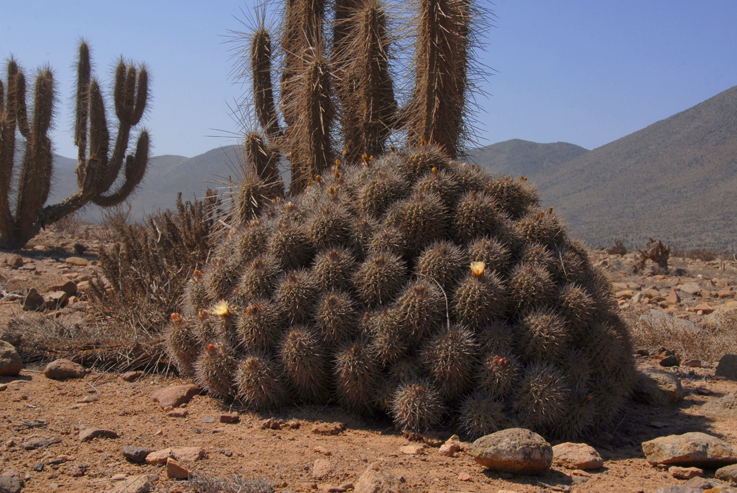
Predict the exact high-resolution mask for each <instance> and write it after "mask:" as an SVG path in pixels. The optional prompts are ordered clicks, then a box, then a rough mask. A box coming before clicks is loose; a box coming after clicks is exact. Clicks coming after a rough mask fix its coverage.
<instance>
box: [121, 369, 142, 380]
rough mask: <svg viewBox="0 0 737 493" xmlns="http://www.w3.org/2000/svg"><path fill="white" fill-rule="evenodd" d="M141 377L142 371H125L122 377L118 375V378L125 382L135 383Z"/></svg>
mask: <svg viewBox="0 0 737 493" xmlns="http://www.w3.org/2000/svg"><path fill="white" fill-rule="evenodd" d="M142 376H143V372H142V371H127V372H125V373H123V374H122V375H120V378H122V379H123V380H125V381H126V382H135V381H136V380H138V379H139V378H141V377H142Z"/></svg>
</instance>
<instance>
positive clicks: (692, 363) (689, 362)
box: [681, 359, 701, 368]
mask: <svg viewBox="0 0 737 493" xmlns="http://www.w3.org/2000/svg"><path fill="white" fill-rule="evenodd" d="M681 366H685V367H687V368H701V360H700V359H686V360H683V363H681Z"/></svg>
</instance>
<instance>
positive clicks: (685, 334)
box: [623, 311, 737, 363]
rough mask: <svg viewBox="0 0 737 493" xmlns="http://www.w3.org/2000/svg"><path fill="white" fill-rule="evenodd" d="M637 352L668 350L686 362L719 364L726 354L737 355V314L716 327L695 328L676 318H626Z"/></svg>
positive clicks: (721, 320)
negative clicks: (691, 360)
mask: <svg viewBox="0 0 737 493" xmlns="http://www.w3.org/2000/svg"><path fill="white" fill-rule="evenodd" d="M623 316H624V318H625V319H626V322H627V326H628V327H629V330H630V335H631V337H632V343H633V345H634V347H635V348H636V349H647V350H648V351H651V352H652V351H654V350H658V349H659V348H663V347H665V348H667V349H670V350H672V351H674V352H675V353H676V355H677V356H678V357H679V358H681V359H682V360H683V359H686V358H695V359H699V360H701V361H705V362H709V363H712V362H717V361H719V359H720V358H721V357H722V356H724V355H725V354H737V331H736V330H735V329H737V312H734V311H733V312H730V313H728V314H726V315H725V316H723V317H721V318H720V319H719V320H718V321H717V324H716V325H713V326H712V325H707V326H704V327H698V326H693V325H691V324H689V323H688V322H686V321H683V320H679V319H675V318H673V317H669V316H668V317H662V318H660V317H659V318H644V319H643V318H640V317H638V316H636V315H635V314H634V313H628V314H624V315H623Z"/></svg>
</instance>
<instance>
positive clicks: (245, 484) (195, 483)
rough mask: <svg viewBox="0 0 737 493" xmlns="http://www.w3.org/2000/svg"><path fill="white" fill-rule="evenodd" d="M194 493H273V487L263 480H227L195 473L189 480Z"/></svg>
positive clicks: (235, 477) (233, 478)
mask: <svg viewBox="0 0 737 493" xmlns="http://www.w3.org/2000/svg"><path fill="white" fill-rule="evenodd" d="M189 485H190V486H191V487H192V490H193V491H194V493H273V492H274V491H276V490H275V489H274V487H273V486H271V485H270V484H269V483H267V482H266V481H264V480H263V479H245V478H241V477H240V476H230V477H229V478H227V479H222V478H216V477H213V476H209V475H206V474H199V473H195V474H194V475H193V476H192V477H191V478H190V479H189Z"/></svg>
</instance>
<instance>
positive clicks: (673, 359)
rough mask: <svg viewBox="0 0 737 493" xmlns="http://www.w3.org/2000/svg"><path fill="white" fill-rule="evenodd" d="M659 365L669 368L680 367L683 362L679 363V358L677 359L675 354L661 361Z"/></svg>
mask: <svg viewBox="0 0 737 493" xmlns="http://www.w3.org/2000/svg"><path fill="white" fill-rule="evenodd" d="M658 364H659V365H660V366H665V367H669V366H680V365H681V362H680V361H678V358H677V357H676V355H675V354H671V355H670V356H666V357H665V358H663V359H661V360H660V361H659V362H658Z"/></svg>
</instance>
